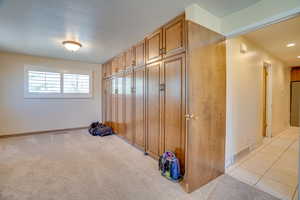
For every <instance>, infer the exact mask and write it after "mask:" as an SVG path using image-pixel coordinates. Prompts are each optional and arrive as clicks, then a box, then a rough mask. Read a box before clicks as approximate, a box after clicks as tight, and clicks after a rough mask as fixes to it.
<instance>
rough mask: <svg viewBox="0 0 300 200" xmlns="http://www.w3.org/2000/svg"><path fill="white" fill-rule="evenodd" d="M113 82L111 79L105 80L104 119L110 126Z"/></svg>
mask: <svg viewBox="0 0 300 200" xmlns="http://www.w3.org/2000/svg"><path fill="white" fill-rule="evenodd" d="M111 83H112V81H111V80H110V79H107V80H105V81H103V91H104V96H103V104H102V105H103V107H102V110H103V121H104V123H105V124H107V125H108V126H111Z"/></svg>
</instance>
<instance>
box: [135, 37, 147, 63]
mask: <svg viewBox="0 0 300 200" xmlns="http://www.w3.org/2000/svg"><path fill="white" fill-rule="evenodd" d="M142 65H145V41H142V42H140V43H138V44H137V45H136V46H135V66H142Z"/></svg>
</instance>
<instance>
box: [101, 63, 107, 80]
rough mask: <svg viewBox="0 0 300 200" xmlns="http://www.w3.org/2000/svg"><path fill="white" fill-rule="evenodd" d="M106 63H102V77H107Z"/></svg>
mask: <svg viewBox="0 0 300 200" xmlns="http://www.w3.org/2000/svg"><path fill="white" fill-rule="evenodd" d="M106 65H107V64H106V63H104V64H103V65H102V77H103V78H105V77H107V73H106V69H107V67H106Z"/></svg>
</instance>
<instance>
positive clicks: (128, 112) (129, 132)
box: [124, 72, 134, 142]
mask: <svg viewBox="0 0 300 200" xmlns="http://www.w3.org/2000/svg"><path fill="white" fill-rule="evenodd" d="M124 79H125V90H124V96H125V127H124V128H125V138H126V139H127V140H128V141H130V142H133V135H134V124H133V93H132V92H133V72H129V73H127V74H126V75H125V77H124Z"/></svg>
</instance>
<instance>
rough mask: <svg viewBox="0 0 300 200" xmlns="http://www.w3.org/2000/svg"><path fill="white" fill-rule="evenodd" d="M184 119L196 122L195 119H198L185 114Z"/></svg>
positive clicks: (192, 115)
mask: <svg viewBox="0 0 300 200" xmlns="http://www.w3.org/2000/svg"><path fill="white" fill-rule="evenodd" d="M184 118H185V119H186V120H196V119H198V117H197V116H195V115H194V114H186V115H184Z"/></svg>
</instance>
